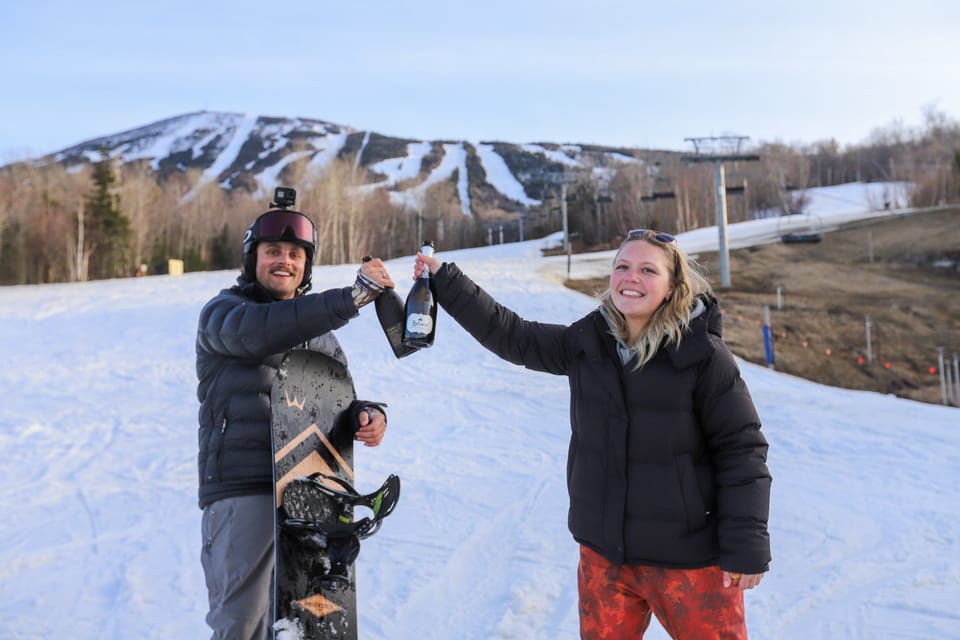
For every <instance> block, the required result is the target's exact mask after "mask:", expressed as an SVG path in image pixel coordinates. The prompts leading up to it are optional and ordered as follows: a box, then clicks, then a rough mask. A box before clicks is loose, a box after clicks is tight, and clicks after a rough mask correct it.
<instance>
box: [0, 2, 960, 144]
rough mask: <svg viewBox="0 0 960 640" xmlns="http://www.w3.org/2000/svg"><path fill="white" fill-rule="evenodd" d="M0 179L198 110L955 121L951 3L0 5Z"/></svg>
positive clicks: (860, 129)
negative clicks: (6, 172) (33, 162)
mask: <svg viewBox="0 0 960 640" xmlns="http://www.w3.org/2000/svg"><path fill="white" fill-rule="evenodd" d="M0 70H2V74H3V86H4V89H3V93H4V95H3V97H2V99H0V161H3V160H10V159H16V158H19V157H27V156H32V155H39V154H42V153H46V152H50V151H55V150H59V149H61V148H64V147H67V146H70V145H72V144H76V143H78V142H81V141H83V140H87V139H90V138H94V137H97V136H101V135H107V134H111V133H116V132H119V131H122V130H126V129H130V128H133V127H137V126H140V125H143V124H148V123H150V122H154V121H156V120H160V119H163V118H167V117H171V116H175V115H180V114H183V113H187V112H192V111H198V110H203V109H207V110H214V111H233V112H241V113H251V114H257V115H272V116H300V117H311V118H318V119H322V120H327V121H330V122H335V123H339V124H344V125H348V126H352V127H355V128H358V129H363V130H371V131H376V132H379V133H383V134H386V135H394V136H403V137H410V138H418V139H456V140H469V141H473V142H480V141H489V140H505V141H510V142H541V141H548V142H573V143H594V144H603V145H612V146H628V147H633V146H638V147H654V148H665V149H689V145H688V144H687V143H685V142H684V138H686V137H694V136H710V135H726V134H738V135H745V136H749V137H750V138H751V141H753V142H760V141H773V140H779V141H782V142H800V143H809V142H814V141H817V140H822V139H829V138H834V139H836V140H837V141H839V142H840V143H842V144H850V143H858V142H863V141H864V140H865V139H866V138H867V137H868V136H869V134H870V132H871V131H872V130H873V129H875V128H877V127H884V126H887V125H889V124H891V123H892V122H894V121H895V120H899V121H902V122H903V123H904V124H905V125H907V126H918V125H920V124H921V122H922V118H923V113H924V111H925V109H928V108H931V107H932V108H934V109H936V110H938V111H941V112H944V113H946V114H948V115H949V116H951V117H953V118H957V117H960V82H958V81H957V79H958V78H960V3H958V2H956V1H955V0H938V1H924V0H915V1H913V2H910V3H906V2H883V1H875V2H861V1H860V0H855V1H852V2H843V1H842V0H806V1H804V2H785V3H781V2H771V1H770V0H765V1H763V2H759V1H752V0H733V1H731V2H713V3H707V2H702V3H701V2H690V1H686V0H679V1H675V2H663V1H660V2H647V1H646V0H634V1H629V0H621V1H612V0H589V1H588V0H583V1H582V2H571V1H568V0H552V1H549V2H548V1H543V0H528V1H524V0H512V1H503V0H485V1H484V2H482V3H481V2H476V1H473V2H457V1H456V0H446V1H444V2H436V1H434V0H420V1H419V2H412V1H407V0H390V1H389V2H387V1H384V2H380V1H371V0H368V1H367V2H359V1H357V2H352V1H343V0H339V1H337V2H327V1H323V0H311V1H306V2H301V1H299V0H288V1H287V2H283V3H267V2H250V1H247V0H233V1H231V2H204V1H203V0H193V1H191V2H187V1H184V0H167V1H166V2H149V3H141V2H127V1H126V0H123V1H116V2H105V1H98V0H90V1H88V2H74V1H64V0H4V1H3V2H0Z"/></svg>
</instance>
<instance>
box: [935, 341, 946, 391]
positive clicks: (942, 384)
mask: <svg viewBox="0 0 960 640" xmlns="http://www.w3.org/2000/svg"><path fill="white" fill-rule="evenodd" d="M937 364H938V365H939V366H938V367H937V368H938V369H940V398H941V399H942V400H943V404H947V377H946V374H945V373H944V371H943V347H937Z"/></svg>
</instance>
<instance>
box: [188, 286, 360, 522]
mask: <svg viewBox="0 0 960 640" xmlns="http://www.w3.org/2000/svg"><path fill="white" fill-rule="evenodd" d="M356 315H357V308H356V306H355V305H354V303H353V298H352V297H351V295H350V287H344V288H343V289H330V290H328V291H323V292H321V293H316V294H310V295H305V296H300V297H298V298H294V299H293V300H274V299H273V297H271V296H270V294H269V293H267V291H266V290H265V289H263V288H262V287H261V286H260V285H258V284H256V283H252V282H250V281H248V280H246V279H245V278H244V277H243V276H241V277H240V278H238V279H237V285H236V286H235V287H232V288H230V289H224V290H223V291H221V292H220V294H219V295H217V296H216V297H214V298H213V299H212V300H210V302H208V303H207V304H206V306H204V307H203V310H202V311H201V312H200V320H199V323H198V327H197V378H198V380H199V384H198V385H197V398H198V399H199V400H200V412H199V422H200V430H199V433H198V438H199V455H198V458H197V464H198V467H199V474H200V487H199V501H200V507H201V508H203V507H205V506H206V505H208V504H210V503H211V502H215V501H216V500H220V499H222V498H227V497H233V496H241V495H249V494H257V493H270V492H271V491H272V490H273V461H272V453H271V452H272V446H271V440H270V388H271V386H272V384H273V380H274V378H275V377H276V373H277V368H278V367H279V365H280V361H281V360H282V358H283V355H284V353H286V352H287V351H289V350H290V349H292V348H294V347H297V346H300V347H302V348H305V349H310V350H313V351H320V352H323V353H326V354H327V355H329V356H331V357H332V358H334V359H336V360H338V361H340V362H342V363H343V364H346V356H345V355H344V353H343V350H342V349H341V348H340V344H339V343H338V342H337V339H336V338H335V337H334V335H333V334H332V333H330V332H331V331H333V330H334V329H337V328H339V327H342V326H343V325H345V324H346V323H347V321H348V320H350V319H351V318H353V317H356Z"/></svg>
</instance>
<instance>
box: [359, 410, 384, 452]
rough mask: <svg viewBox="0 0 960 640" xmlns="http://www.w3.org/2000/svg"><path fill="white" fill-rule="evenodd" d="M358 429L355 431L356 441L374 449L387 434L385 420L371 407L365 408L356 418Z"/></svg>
mask: <svg viewBox="0 0 960 640" xmlns="http://www.w3.org/2000/svg"><path fill="white" fill-rule="evenodd" d="M358 421H359V422H360V428H359V429H357V435H356V439H357V440H359V441H360V442H362V443H363V445H364V446H366V447H375V446H377V445H378V444H380V443H381V442H383V436H384V434H385V433H386V432H387V420H386V418H385V417H384V416H383V414H382V413H381V412H379V411H377V410H376V409H374V408H373V407H367V408H366V409H365V410H364V411H361V412H360V416H359V418H358Z"/></svg>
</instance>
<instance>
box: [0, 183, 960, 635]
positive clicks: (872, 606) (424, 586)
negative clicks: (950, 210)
mask: <svg viewBox="0 0 960 640" xmlns="http://www.w3.org/2000/svg"><path fill="white" fill-rule="evenodd" d="M854 192H856V193H857V194H859V195H858V196H857V197H861V198H863V197H865V196H864V194H865V193H866V191H865V190H864V189H863V187H862V186H861V187H859V188H858V190H857V189H856V188H851V191H850V193H854ZM832 193H834V194H836V193H837V192H832ZM862 202H866V200H862ZM837 215H838V216H839V215H841V213H839V212H838V213H837ZM842 215H844V216H855V215H856V214H854V213H852V212H850V211H846V212H845V213H842ZM860 215H875V214H873V213H869V212H867V211H866V208H865V207H863V206H861V207H860ZM828 217H829V213H828V212H824V213H823V214H822V218H823V219H826V218H828ZM765 223H766V221H758V222H757V223H745V224H744V225H743V226H741V225H737V226H736V227H735V228H732V229H731V236H732V237H738V238H744V237H751V236H762V235H763V234H764V233H765V232H764V231H763V230H762V227H763V224H765ZM818 224H819V223H818ZM758 229H759V230H758ZM694 240H695V238H690V237H687V236H684V237H681V244H683V245H684V246H688V245H689V246H688V248H690V250H706V247H697V246H695V244H696V243H695V242H694ZM744 241H745V240H744ZM714 242H715V238H714ZM541 244H542V241H531V242H527V243H523V244H512V245H503V246H497V247H491V248H485V249H474V250H465V251H459V252H453V253H448V254H445V255H444V257H445V258H446V259H448V260H456V261H457V263H458V264H459V265H460V266H461V267H463V268H464V270H465V271H466V272H467V273H468V274H470V275H471V276H473V277H474V278H475V279H476V280H477V281H478V282H480V283H481V284H482V285H484V286H486V287H487V288H488V289H489V290H490V291H491V292H493V293H494V294H495V295H496V296H497V297H498V298H499V299H500V300H501V301H502V302H504V303H505V304H507V305H508V306H510V307H512V308H514V309H515V310H517V311H519V312H520V313H522V314H524V315H525V316H527V317H529V318H531V319H539V320H547V321H553V322H569V321H572V320H574V319H576V318H578V317H579V316H581V315H582V314H584V313H586V312H588V311H589V310H590V309H592V308H593V306H594V302H593V301H592V300H591V299H590V298H588V297H585V296H583V295H580V294H578V293H575V292H572V291H569V290H567V289H565V288H563V287H562V286H561V285H560V284H558V283H557V282H556V279H557V278H556V277H555V274H556V273H558V272H559V271H561V270H562V268H563V267H564V266H565V262H564V261H561V260H558V259H543V258H540V257H539V251H538V249H539V246H540V245H541ZM441 249H442V248H441ZM441 254H442V252H441ZM575 258H576V257H575ZM578 260H579V258H578ZM606 264H607V265H609V257H608V258H606ZM389 266H390V268H391V271H392V273H393V275H394V278H395V279H396V280H397V281H398V282H409V280H408V278H409V274H410V273H411V269H412V258H410V257H407V258H402V259H397V260H394V261H391V262H390V263H389ZM598 266H599V264H598V263H596V258H587V257H584V258H583V263H579V262H575V264H574V269H575V270H576V269H581V268H582V269H584V270H588V269H593V268H598ZM354 271H355V267H354V266H337V267H315V269H314V280H315V283H316V284H315V286H316V287H317V288H318V289H323V288H327V287H333V286H343V285H346V284H348V283H350V282H351V281H352V278H353V272H354ZM234 275H235V274H234V273H233V272H216V273H199V274H188V275H186V276H182V277H162V276H158V277H150V278H143V279H127V280H116V281H105V282H94V283H86V284H70V285H43V286H30V287H6V288H0V353H3V358H4V360H3V361H4V365H5V366H4V367H2V369H0V385H2V387H3V388H4V389H6V390H7V393H6V395H5V397H4V400H3V402H2V403H0V450H2V451H3V452H4V454H5V455H4V459H3V463H2V464H0V504H2V505H3V510H4V518H3V519H2V520H0V640H7V639H27V638H38V639H39V638H74V639H79V640H87V639H89V640H104V639H107V640H109V639H128V638H150V639H157V640H167V639H172V638H177V639H185V638H204V637H209V632H208V630H207V629H206V627H205V625H204V622H203V616H204V613H205V606H206V605H205V601H206V592H205V589H204V584H203V575H202V572H201V569H200V562H199V552H200V535H199V526H200V511H199V509H198V508H197V506H196V497H195V494H196V478H195V476H196V465H195V458H196V435H195V434H196V409H197V402H196V398H195V385H196V380H195V375H194V371H193V343H194V334H195V330H196V318H197V314H198V312H199V310H200V307H201V306H202V305H203V304H204V302H206V300H207V299H209V298H210V297H211V296H212V295H213V294H214V293H216V292H217V291H218V290H219V289H220V288H222V287H225V286H228V285H230V284H231V283H232V281H233V279H234ZM405 291H406V284H404V285H401V294H403V293H405ZM439 323H440V324H439V329H438V337H437V343H436V344H435V346H434V347H433V348H432V349H430V350H428V351H425V352H421V353H418V354H415V355H413V356H411V357H409V358H407V359H404V360H396V359H395V358H394V357H393V355H392V354H391V352H390V350H389V349H388V347H387V345H386V343H385V340H384V338H383V335H382V332H381V330H380V328H379V326H378V325H377V324H376V321H375V316H374V314H373V310H372V308H368V309H364V310H363V311H362V313H361V316H360V318H358V319H357V320H355V321H353V322H351V323H350V324H349V325H348V326H347V327H346V328H344V329H343V330H341V331H338V332H337V333H338V335H339V337H340V339H341V341H342V342H343V343H344V347H345V349H346V351H347V354H348V356H349V358H350V360H351V368H352V370H353V373H354V376H355V378H356V384H357V388H358V392H359V394H360V395H361V396H362V397H367V398H372V399H381V400H385V401H387V402H388V403H389V404H390V427H389V430H388V434H387V438H386V440H385V442H384V444H383V445H382V446H381V447H379V448H376V449H361V450H359V451H358V452H357V459H358V460H357V467H358V474H357V477H358V485H359V488H361V489H366V490H369V489H372V488H374V487H375V486H378V485H379V483H380V482H381V481H382V480H383V479H384V478H385V477H386V475H387V474H389V473H397V474H399V475H400V477H401V479H402V482H403V492H402V496H401V500H400V504H399V506H398V507H397V510H396V512H395V513H394V514H393V515H392V516H391V517H390V519H389V520H388V521H387V522H386V523H385V524H384V526H383V529H382V530H381V532H380V533H378V534H377V535H376V536H374V537H373V538H370V539H369V540H367V541H366V542H365V543H364V547H363V549H362V551H361V555H360V561H359V601H360V604H361V607H362V610H361V614H360V621H359V623H360V627H361V629H360V631H361V638H364V639H365V640H420V639H425V640H431V639H433V640H453V639H457V640H464V639H465V640H487V639H490V638H515V639H525V640H543V639H559V640H572V639H574V638H576V637H577V614H576V560H577V549H576V545H575V544H574V543H573V541H572V540H571V539H570V536H569V534H568V533H567V531H566V524H565V520H566V502H567V500H566V493H565V487H564V464H565V457H566V446H567V433H568V426H567V402H568V392H567V384H566V380H565V379H563V378H557V377H552V376H548V375H545V374H537V373H532V372H528V371H526V370H523V369H521V368H518V367H515V366H513V365H509V364H507V363H505V362H503V361H500V360H499V359H497V358H495V357H494V356H493V355H491V354H489V353H488V352H486V351H485V350H483V349H482V348H480V347H479V346H478V345H476V344H475V343H474V342H473V341H472V339H470V338H469V337H468V336H467V335H466V334H465V333H464V332H463V331H462V330H461V329H460V328H459V327H458V326H456V325H455V324H454V323H453V322H452V321H451V320H450V318H449V317H447V316H445V315H443V313H442V312H441V316H440V319H439ZM741 364H742V367H743V373H744V376H745V378H746V380H747V382H748V384H749V385H750V388H751V391H752V393H753V395H754V398H755V400H756V402H757V404H758V407H759V410H760V415H761V417H762V418H763V422H764V431H765V433H766V436H767V438H768V439H769V440H770V444H771V447H770V460H769V462H770V468H771V471H772V473H773V476H774V484H773V501H772V513H771V536H772V541H773V556H774V560H773V563H772V566H771V572H770V574H769V575H768V576H767V577H766V579H765V580H764V582H763V584H762V585H761V587H760V588H759V589H757V590H755V591H752V592H749V593H748V594H747V596H746V599H747V615H748V622H749V625H750V628H751V634H752V637H754V638H761V639H762V638H777V639H781V640H784V639H785V640H809V639H811V638H812V639H828V638H829V639H834V638H846V639H858V638H863V639H866V638H871V639H874V638H960V616H958V614H957V613H956V604H957V602H960V544H958V525H957V522H960V501H958V500H957V488H956V487H957V485H958V481H960V435H958V433H960V432H958V430H957V426H958V417H960V411H958V410H957V409H951V408H945V407H939V406H933V405H925V404H920V403H916V402H910V401H906V400H900V399H897V398H893V397H887V396H881V395H877V394H871V393H863V392H853V391H846V390H838V389H834V388H830V387H824V386H820V385H817V384H814V383H811V382H808V381H805V380H801V379H797V378H793V377H790V376H786V375H783V374H779V373H776V372H774V371H771V370H768V369H765V368H762V367H758V366H754V365H750V364H746V363H741ZM648 637H650V638H664V637H665V635H664V634H663V632H662V630H660V629H656V630H654V631H652V632H651V633H650V634H649V635H648Z"/></svg>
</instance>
